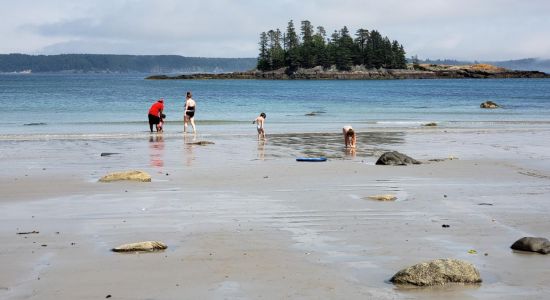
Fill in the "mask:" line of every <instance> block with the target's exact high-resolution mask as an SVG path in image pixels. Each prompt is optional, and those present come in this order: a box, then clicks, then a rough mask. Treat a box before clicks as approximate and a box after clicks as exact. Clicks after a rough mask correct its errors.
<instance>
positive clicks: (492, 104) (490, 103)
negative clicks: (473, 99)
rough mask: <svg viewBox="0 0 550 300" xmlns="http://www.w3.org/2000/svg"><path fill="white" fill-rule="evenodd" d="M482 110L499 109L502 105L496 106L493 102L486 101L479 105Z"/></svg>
mask: <svg viewBox="0 0 550 300" xmlns="http://www.w3.org/2000/svg"><path fill="white" fill-rule="evenodd" d="M479 107H480V108H499V107H500V105H498V104H496V103H495V102H493V101H485V102H483V103H481V104H480V105H479Z"/></svg>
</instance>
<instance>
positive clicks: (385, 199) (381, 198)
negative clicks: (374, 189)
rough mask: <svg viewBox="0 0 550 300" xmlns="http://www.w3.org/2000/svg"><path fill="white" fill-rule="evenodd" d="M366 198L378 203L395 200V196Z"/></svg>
mask: <svg viewBox="0 0 550 300" xmlns="http://www.w3.org/2000/svg"><path fill="white" fill-rule="evenodd" d="M368 198H369V199H372V200H378V201H393V200H395V199H397V197H396V196H395V195H391V194H387V195H373V196H368Z"/></svg>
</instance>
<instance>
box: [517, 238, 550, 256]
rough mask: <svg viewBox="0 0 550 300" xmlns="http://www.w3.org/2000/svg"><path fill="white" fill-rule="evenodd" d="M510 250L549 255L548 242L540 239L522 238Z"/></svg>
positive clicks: (549, 245)
mask: <svg viewBox="0 0 550 300" xmlns="http://www.w3.org/2000/svg"><path fill="white" fill-rule="evenodd" d="M510 248H512V249H514V250H520V251H530V252H538V253H541V254H548V253H550V241H548V239H546V238H541V237H524V238H521V239H519V240H517V241H516V242H515V243H514V244H513V245H512V246H511V247H510Z"/></svg>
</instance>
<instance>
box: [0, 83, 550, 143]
mask: <svg viewBox="0 0 550 300" xmlns="http://www.w3.org/2000/svg"><path fill="white" fill-rule="evenodd" d="M145 76H146V75H103V74H102V75H95V74H94V75H92V74H82V75H78V74H77V75H75V74H4V75H0V105H1V107H2V108H3V109H4V113H3V117H2V120H3V122H2V126H1V127H0V138H1V139H4V140H6V139H8V140H9V139H11V138H29V139H33V138H44V137H48V136H58V137H59V136H63V135H69V136H78V135H90V134H92V135H93V134H96V135H99V136H107V137H116V136H132V135H143V134H146V132H147V131H148V125H147V111H148V109H149V106H150V105H151V104H152V103H153V102H154V101H155V100H156V99H158V98H160V97H163V98H164V99H165V105H166V108H165V113H166V115H167V121H168V123H167V125H166V127H165V129H166V134H180V133H181V132H182V129H183V126H182V120H183V109H184V106H183V103H184V95H185V92H186V91H192V92H193V94H194V99H195V100H196V101H197V113H196V118H195V119H196V121H197V126H198V130H199V132H200V133H204V134H255V127H254V126H253V125H252V124H250V122H251V120H253V119H254V118H255V117H256V116H257V115H258V114H259V113H260V112H265V113H266V114H267V120H266V128H267V131H268V133H287V132H338V131H339V130H340V128H341V127H342V126H343V125H346V124H351V125H353V126H354V127H355V128H357V129H359V130H368V129H369V128H395V127H398V128H403V127H404V128H414V127H421V126H422V124H424V123H427V122H437V123H438V126H442V127H450V128H454V127H458V128H463V127H497V126H498V127H508V126H546V127H548V126H549V125H550V80H549V79H494V80H493V79H486V80H468V79H457V80H381V81H261V80H196V81H195V80H194V81H182V80H160V81H152V80H145V79H144V77H145ZM486 100H492V101H494V102H497V103H499V104H501V105H503V106H504V108H503V109H498V110H483V109H480V108H479V104H480V103H481V102H484V101H486Z"/></svg>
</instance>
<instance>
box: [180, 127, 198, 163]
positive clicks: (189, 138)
mask: <svg viewBox="0 0 550 300" xmlns="http://www.w3.org/2000/svg"><path fill="white" fill-rule="evenodd" d="M196 140H197V135H196V134H187V133H185V134H184V136H183V142H184V144H185V145H184V149H185V165H186V166H188V167H190V166H191V165H193V161H194V160H195V155H194V154H193V147H195V145H193V144H191V143H193V142H195V141H196Z"/></svg>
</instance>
